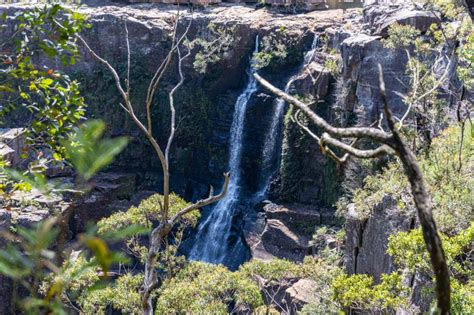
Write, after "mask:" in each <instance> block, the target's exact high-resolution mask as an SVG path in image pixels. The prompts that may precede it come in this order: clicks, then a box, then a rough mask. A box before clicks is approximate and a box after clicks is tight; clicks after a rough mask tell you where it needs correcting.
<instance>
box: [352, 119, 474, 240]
mask: <svg viewBox="0 0 474 315" xmlns="http://www.w3.org/2000/svg"><path fill="white" fill-rule="evenodd" d="M464 134H465V135H466V136H465V137H464V139H463V141H462V143H461V142H460V135H461V128H460V127H459V126H451V127H449V128H448V129H447V130H445V131H444V132H443V133H442V134H441V135H440V136H439V137H437V138H435V139H434V140H433V143H432V150H431V151H430V153H429V154H427V155H425V156H422V157H421V158H420V164H421V167H422V170H423V173H424V174H425V180H426V181H427V183H428V185H429V188H430V191H431V196H432V200H433V211H434V216H435V220H436V223H437V225H438V227H439V228H440V229H441V230H442V231H445V232H455V231H459V230H461V229H463V228H466V226H467V225H468V224H469V222H471V221H472V220H473V219H474V214H473V212H472V209H473V208H474V197H473V196H474V178H473V177H472V176H471V175H472V173H473V172H474V158H473V157H474V151H473V149H472V148H473V146H472V137H471V136H470V135H471V126H470V124H466V126H465V130H464ZM364 182H365V184H364V187H363V188H359V189H356V190H355V191H354V197H353V202H354V203H355V208H356V209H357V211H358V212H359V213H360V214H361V215H362V216H370V214H371V212H372V211H373V208H374V207H375V206H376V205H377V204H379V203H380V202H381V201H382V199H383V197H384V196H385V195H391V196H392V197H393V198H394V199H395V200H398V208H399V210H400V211H404V210H406V209H414V204H413V201H412V197H411V192H410V190H409V188H408V187H409V184H408V180H407V179H406V176H405V175H404V172H403V169H402V167H401V165H400V164H398V163H391V164H390V165H389V166H388V167H387V168H386V169H385V170H384V171H383V172H382V173H381V174H377V175H374V176H368V177H367V178H366V179H365V181H364Z"/></svg>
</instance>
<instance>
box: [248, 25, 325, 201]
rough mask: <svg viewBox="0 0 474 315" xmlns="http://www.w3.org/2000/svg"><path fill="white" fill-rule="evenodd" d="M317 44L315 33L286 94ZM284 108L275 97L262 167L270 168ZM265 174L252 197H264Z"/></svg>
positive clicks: (288, 85)
mask: <svg viewBox="0 0 474 315" xmlns="http://www.w3.org/2000/svg"><path fill="white" fill-rule="evenodd" d="M318 44H319V36H318V35H317V34H315V35H314V39H313V42H312V44H311V49H310V50H309V51H308V52H306V54H305V56H304V61H303V64H302V65H301V66H300V68H299V69H298V71H297V72H296V74H295V75H293V76H292V77H291V78H290V79H289V80H288V82H287V83H286V85H285V89H284V91H285V93H287V94H288V93H289V92H290V88H291V85H292V84H293V82H294V81H295V80H296V78H297V77H298V74H299V72H300V71H301V69H303V68H304V67H306V66H307V65H309V64H310V63H311V62H312V61H313V57H314V54H315V53H316V49H317V47H318ZM284 109H285V101H284V100H282V99H277V100H276V101H275V106H274V112H273V116H272V122H271V125H270V128H269V129H268V132H267V134H266V135H265V144H264V146H263V159H262V165H263V168H264V169H269V168H271V164H272V160H273V157H274V154H275V153H276V152H275V151H276V145H277V138H278V134H279V126H280V122H281V120H282V118H283V117H282V116H283V112H284ZM265 175H266V176H265V177H266V178H265V179H264V182H263V185H262V188H261V189H260V191H258V192H257V193H256V194H255V197H254V198H255V199H256V200H258V199H262V198H264V197H265V195H266V193H267V190H268V186H269V184H270V180H271V177H272V176H273V174H272V172H271V171H269V172H267V174H265Z"/></svg>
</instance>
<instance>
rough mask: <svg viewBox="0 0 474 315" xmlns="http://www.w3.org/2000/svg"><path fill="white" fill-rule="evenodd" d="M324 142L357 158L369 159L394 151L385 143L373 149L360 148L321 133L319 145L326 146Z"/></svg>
mask: <svg viewBox="0 0 474 315" xmlns="http://www.w3.org/2000/svg"><path fill="white" fill-rule="evenodd" d="M326 144H330V145H332V146H335V147H337V148H339V149H341V150H343V151H345V152H347V153H349V154H351V155H353V156H355V157H357V158H359V159H371V158H374V157H380V156H384V155H387V154H393V153H394V151H393V150H392V149H391V148H390V147H389V146H388V145H385V144H384V145H382V146H380V147H378V148H376V149H373V150H360V149H357V148H354V147H353V146H351V145H348V144H346V143H344V142H342V141H340V140H337V139H334V138H333V137H331V136H330V135H329V134H328V133H323V135H322V137H321V141H320V145H321V146H323V147H324V146H326Z"/></svg>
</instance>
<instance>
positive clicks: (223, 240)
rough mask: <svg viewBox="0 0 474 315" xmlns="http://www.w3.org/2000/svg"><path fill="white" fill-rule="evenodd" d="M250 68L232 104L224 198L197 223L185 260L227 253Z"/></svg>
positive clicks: (253, 86)
mask: <svg viewBox="0 0 474 315" xmlns="http://www.w3.org/2000/svg"><path fill="white" fill-rule="evenodd" d="M254 52H255V53H257V52H258V35H257V37H256V40H255V51H254ZM253 73H254V68H253V65H251V67H250V70H249V71H248V83H247V86H246V87H245V90H244V91H243V92H242V94H240V96H239V97H238V99H237V101H236V103H235V111H234V115H233V120H232V126H231V131H230V135H231V136H230V155H229V169H230V174H231V179H230V183H229V188H228V191H227V195H226V197H225V198H224V199H222V200H221V201H219V202H218V203H217V204H216V206H215V207H214V209H213V210H212V213H211V214H210V215H209V216H208V217H207V219H206V220H205V221H204V222H203V223H202V224H200V226H199V229H198V231H197V234H196V237H195V242H194V245H193V247H192V249H191V251H190V253H189V259H191V260H201V261H205V262H210V263H225V259H226V255H228V254H229V248H228V246H229V244H228V239H229V236H230V233H231V228H232V226H231V225H232V217H233V215H234V211H235V208H236V207H238V206H239V201H240V200H239V197H240V193H241V182H242V179H241V175H242V174H241V169H240V168H241V159H242V145H243V130H244V123H245V112H246V110H247V103H248V101H249V100H250V97H251V96H252V94H253V93H254V92H255V91H256V90H257V82H256V80H255V78H254V77H253ZM232 247H233V248H232V249H231V251H232V252H239V250H241V249H240V247H241V248H242V250H245V248H244V247H245V246H244V244H243V243H242V240H240V238H239V239H238V240H236V244H232Z"/></svg>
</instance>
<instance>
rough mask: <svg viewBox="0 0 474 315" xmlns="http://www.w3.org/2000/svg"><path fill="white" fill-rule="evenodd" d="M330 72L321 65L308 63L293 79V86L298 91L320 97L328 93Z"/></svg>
mask: <svg viewBox="0 0 474 315" xmlns="http://www.w3.org/2000/svg"><path fill="white" fill-rule="evenodd" d="M330 80H331V73H330V72H329V70H327V69H325V68H324V67H323V66H322V65H320V64H318V63H316V62H312V63H310V64H309V65H308V66H307V67H306V68H305V69H304V71H303V73H302V74H300V75H299V76H298V77H297V78H296V79H295V80H294V83H293V84H294V87H295V89H296V90H297V91H298V92H299V93H304V95H312V96H313V97H314V98H315V99H321V98H324V97H326V96H327V95H328V93H329V83H330Z"/></svg>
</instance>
